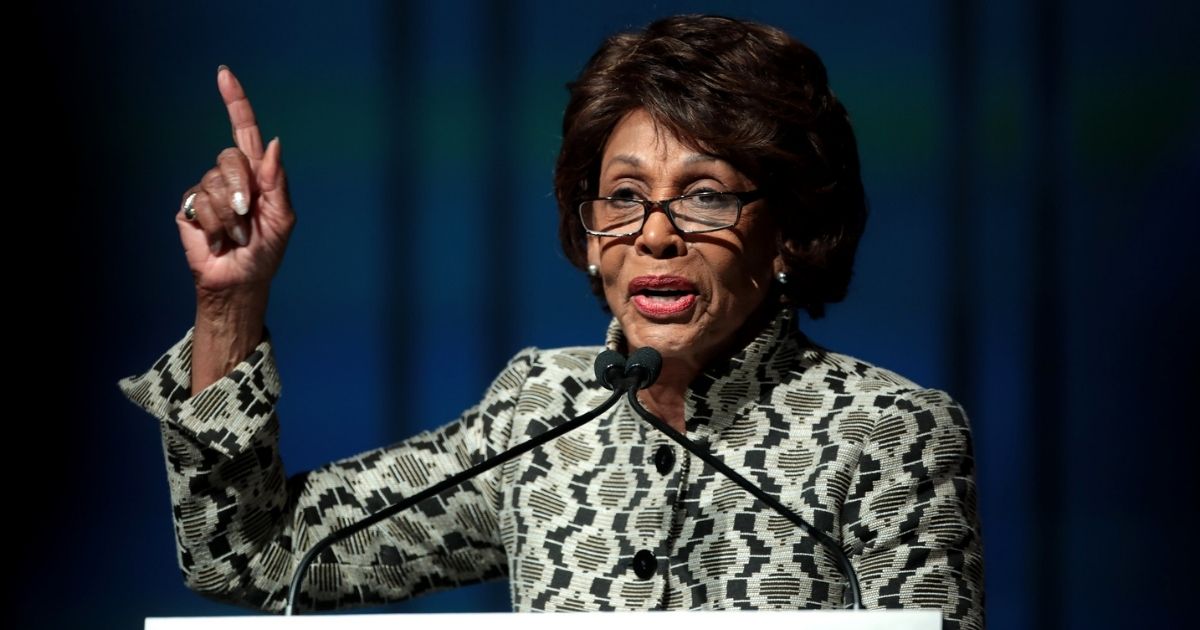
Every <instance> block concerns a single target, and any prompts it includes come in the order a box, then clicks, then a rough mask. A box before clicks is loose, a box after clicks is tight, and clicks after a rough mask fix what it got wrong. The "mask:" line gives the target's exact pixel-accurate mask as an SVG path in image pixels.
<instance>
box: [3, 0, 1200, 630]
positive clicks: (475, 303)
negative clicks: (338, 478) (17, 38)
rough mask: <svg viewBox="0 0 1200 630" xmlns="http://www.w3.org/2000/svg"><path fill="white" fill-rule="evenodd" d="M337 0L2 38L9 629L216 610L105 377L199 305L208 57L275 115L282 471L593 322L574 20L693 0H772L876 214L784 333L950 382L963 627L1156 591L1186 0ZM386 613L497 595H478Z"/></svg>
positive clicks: (593, 26)
mask: <svg viewBox="0 0 1200 630" xmlns="http://www.w3.org/2000/svg"><path fill="white" fill-rule="evenodd" d="M345 4H346V5H347V6H341V7H338V8H334V5H332V4H331V3H328V2H322V3H316V2H313V3H299V4H297V3H294V2H263V3H226V2H205V3H191V4H186V5H184V4H180V5H179V6H166V4H165V3H158V2H149V1H139V2H128V3H124V4H123V5H122V6H119V7H117V6H100V5H93V4H87V5H80V6H75V5H71V4H67V5H58V6H54V7H46V8H42V9H39V10H37V12H35V13H34V14H33V15H28V16H23V17H22V18H21V19H17V18H14V19H13V21H12V22H11V26H10V28H12V29H16V30H19V31H21V33H20V34H21V35H22V36H23V37H24V38H25V39H26V40H27V41H28V43H24V44H18V45H17V50H16V51H15V53H14V54H13V56H11V57H10V59H11V60H12V61H10V63H9V64H8V65H7V68H8V70H9V72H8V76H9V83H10V87H11V92H10V94H9V96H8V97H7V98H8V99H9V101H10V104H14V105H16V106H17V109H16V110H14V111H15V113H13V114H10V120H9V132H10V133H9V139H10V146H9V147H8V149H9V151H8V153H9V155H10V157H13V158H15V159H16V161H17V162H18V163H19V165H20V166H19V168H18V169H17V170H16V171H14V172H13V174H12V175H10V178H9V179H10V181H9V192H8V193H7V201H8V202H9V204H11V205H10V207H9V211H10V212H9V216H10V221H11V222H10V227H9V230H10V231H9V233H8V239H7V240H8V244H9V247H8V248H7V249H8V251H9V252H10V255H12V254H15V257H14V258H13V259H12V260H10V264H9V265H8V267H9V274H8V275H9V280H10V281H9V283H8V285H9V286H8V288H9V292H10V300H9V309H8V310H9V311H10V314H13V315H15V316H16V317H17V318H18V321H20V322H21V324H18V325H17V326H18V327H17V329H16V330H17V332H16V333H14V334H13V335H12V337H13V339H12V341H13V343H11V344H10V347H11V348H13V355H12V360H11V361H10V362H11V364H12V365H10V367H11V368H13V369H14V370H15V371H16V374H17V381H16V382H17V384H18V385H19V387H18V388H14V389H12V390H10V391H11V393H10V394H9V399H10V404H12V405H13V406H12V407H11V409H12V411H11V413H10V420H9V422H10V425H11V427H10V437H9V440H8V442H7V446H8V450H9V456H8V460H9V464H10V466H12V470H10V471H9V473H10V475H9V480H10V481H11V482H12V487H13V488H15V489H16V491H17V494H16V496H15V497H13V498H12V499H11V500H10V503H9V507H8V510H9V511H8V512H7V514H6V517H5V518H6V521H9V522H11V523H13V524H15V525H17V532H16V533H15V534H14V535H13V536H12V539H13V540H14V541H15V543H14V547H15V548H16V549H17V552H16V553H15V554H12V553H10V554H6V557H8V558H9V559H10V561H11V562H12V563H13V564H11V565H10V567H9V569H8V571H7V575H8V577H9V580H10V581H11V582H13V583H14V584H15V589H14V590H15V595H16V599H17V604H18V605H17V611H18V619H19V620H22V621H27V622H29V623H41V624H45V625H47V626H49V627H65V626H90V627H126V628H128V627H140V624H141V619H142V618H143V617H146V616H167V615H200V614H229V613H233V612H239V611H238V610H237V609H232V608H229V607H226V606H223V605H220V604H215V603H211V602H208V601H206V600H204V599H202V598H201V597H199V596H197V595H194V594H192V593H190V592H188V591H187V590H186V589H185V588H184V587H183V585H182V581H181V579H180V577H179V572H178V568H177V566H176V561H175V551H174V543H173V536H172V528H171V518H170V508H169V501H168V495H167V488H166V483H165V481H164V472H163V464H162V461H161V446H160V442H159V438H158V433H157V431H156V428H155V425H154V423H153V422H152V421H151V420H150V418H149V417H147V416H144V415H142V414H141V413H140V412H139V411H138V410H137V409H136V408H134V407H133V406H131V405H129V404H128V403H127V402H125V401H124V400H123V399H122V398H121V396H120V394H119V392H118V391H117V389H116V386H115V383H116V381H117V379H118V378H120V377H122V376H125V375H128V374H131V373H135V372H140V371H142V370H144V369H145V368H147V367H148V366H149V365H150V363H151V362H152V361H153V360H154V359H155V358H157V356H158V355H159V354H160V353H161V352H162V351H163V350H165V349H166V348H167V347H168V346H169V345H170V344H171V343H172V342H174V341H175V340H176V339H177V338H178V337H179V336H180V335H182V334H183V332H184V331H185V330H186V329H187V327H188V326H189V325H190V322H191V319H192V314H193V308H194V301H193V295H192V290H191V284H190V277H189V273H188V270H187V267H186V264H185V262H184V260H183V257H182V255H181V251H180V247H179V243H178V236H177V233H176V228H175V225H174V222H173V215H174V213H175V212H176V210H177V207H178V203H179V198H180V195H181V193H182V191H183V190H184V189H186V188H187V187H188V186H190V185H191V184H192V183H193V182H195V181H196V180H197V179H198V178H199V177H200V175H201V174H202V173H203V172H204V171H205V170H206V169H207V168H209V166H210V165H211V163H212V160H213V159H214V158H215V156H216V154H217V153H218V152H219V151H220V149H221V148H223V147H225V146H227V145H228V144H230V141H229V134H228V122H227V119H226V118H225V112H224V108H223V107H222V105H221V102H220V99H219V95H218V94H217V91H216V88H215V81H214V77H215V71H216V66H217V64H219V63H225V64H229V65H230V66H231V67H232V68H233V69H234V71H235V72H237V73H238V76H239V77H240V78H241V80H242V81H243V83H244V85H245V86H246V89H247V91H248V92H249V95H250V97H251V100H252V102H253V103H254V105H255V108H256V109H257V111H258V114H259V119H260V122H261V124H262V127H263V131H264V133H265V134H267V137H268V138H270V137H271V136H274V135H279V136H280V137H281V139H282V144H283V154H284V160H285V163H286V166H287V169H288V173H289V176H290V179H291V186H292V195H293V199H294V202H295V205H296V209H297V213H298V215H299V223H298V226H297V229H296V232H295V236H294V238H293V240H292V243H291V246H290V249H289V251H288V255H287V258H286V260H285V263H284V266H283V269H282V270H281V272H280V275H279V277H278V279H277V281H276V283H275V285H274V289H273V293H272V300H271V309H270V314H269V325H270V327H271V330H272V334H273V336H274V339H275V340H276V341H277V344H278V345H277V350H278V358H279V361H280V369H281V371H282V374H283V377H284V382H285V391H284V399H283V401H282V403H281V407H280V411H281V414H282V417H283V421H284V428H285V434H284V443H283V448H284V456H285V461H286V462H287V463H288V466H289V469H291V470H294V471H295V470H300V469H303V468H308V467H312V466H315V465H318V464H321V463H323V462H325V461H328V460H332V459H335V458H341V457H345V456H349V455H352V454H354V453H356V452H358V451H362V450H365V449H368V448H372V447H375V446H378V445H380V444H383V443H386V442H388V441H392V440H395V439H399V438H402V437H404V436H406V435H409V434H411V433H413V432H415V431H417V430H419V429H422V428H427V427H432V426H436V425H438V424H441V423H443V422H446V421H448V420H450V419H451V418H453V417H455V416H456V415H457V414H458V413H459V412H460V411H461V410H462V409H464V408H465V407H467V406H469V405H470V404H472V403H473V402H474V401H475V400H477V398H478V396H479V394H480V393H481V392H482V390H483V388H484V387H485V386H486V385H487V383H488V382H489V380H490V379H491V378H492V376H494V375H495V374H496V372H497V371H498V369H499V368H500V366H502V365H503V363H504V361H505V360H506V359H507V358H508V357H509V356H510V355H511V354H512V353H514V352H516V351H517V350H518V349H520V348H521V347H524V346H528V345H537V346H542V347H553V346H560V345H568V344H570V345H575V344H595V343H599V342H600V341H601V340H602V335H603V329H604V326H605V324H606V321H607V319H606V317H604V316H603V315H602V313H601V312H600V310H599V308H598V307H597V306H596V304H595V302H594V299H593V298H592V297H591V296H590V294H589V293H588V291H587V288H586V283H585V282H584V279H583V278H582V275H581V274H580V273H579V272H577V271H575V270H573V269H572V268H570V266H569V265H568V264H567V263H566V262H565V260H564V259H563V257H562V255H561V253H560V252H559V251H558V246H557V238H556V234H555V230H556V219H555V212H556V210H555V206H554V202H553V196H552V179H551V177H552V169H553V164H554V158H555V155H556V151H557V147H558V135H559V132H558V128H559V124H560V117H561V111H562V108H563V106H564V104H565V96H566V91H565V89H564V88H563V85H564V83H565V82H566V81H568V80H569V79H571V78H573V77H574V76H575V74H576V73H577V72H578V71H579V69H580V68H581V66H582V64H583V63H584V61H585V60H586V59H587V57H588V56H589V55H590V54H591V52H592V51H593V50H594V49H595V47H596V46H597V45H598V44H599V42H600V40H601V38H602V37H603V36H604V35H605V34H608V33H611V32H613V31H616V30H620V29H625V28H628V27H634V26H641V25H643V24H645V23H646V22H648V21H649V20H651V19H653V18H655V17H658V16H662V15H666V14H670V13H676V12H684V11H710V12H719V13H725V14H731V15H736V16H740V17H747V18H752V19H758V20H761V21H765V22H768V23H771V24H775V25H777V26H780V27H782V28H784V29H785V30H787V31H788V32H790V33H791V34H793V35H794V36H795V37H797V38H798V39H800V40H802V41H804V42H806V43H808V44H809V45H811V46H812V47H813V48H814V49H816V50H817V51H818V52H819V53H820V54H821V55H822V57H823V58H824V60H825V62H826V64H827V66H828V68H829V73H830V76H831V80H832V84H833V86H834V89H835V90H836V91H837V93H838V94H839V95H840V96H841V98H842V99H843V100H844V101H845V103H846V104H847V107H848V108H849V110H850V112H851V115H852V117H853V120H854V123H855V128H856V130H857V132H858V136H859V143H860V147H861V152H862V158H863V163H864V178H865V182H866V186H867V190H868V194H869V196H870V199H871V209H872V215H871V218H870V220H869V223H868V229H867V234H866V237H865V239H864V241H863V244H862V248H861V255H860V258H859V262H858V266H857V273H856V277H855V281H854V284H853V287H852V291H851V294H850V297H849V298H848V299H847V301H846V302H845V303H844V304H842V305H838V306H835V307H833V308H832V309H831V310H830V313H829V316H828V318H827V319H826V320H823V321H820V322H816V323H806V324H805V325H804V328H805V330H806V331H807V332H808V333H809V334H810V335H811V336H813V337H814V338H815V339H817V340H818V341H819V342H821V343H823V344H825V345H827V346H829V347H832V348H834V349H837V350H839V351H843V352H847V353H851V354H855V355H857V356H860V357H862V358H864V359H867V360H870V361H873V362H875V363H878V364H881V365H883V366H886V367H889V368H892V369H894V370H896V371H898V372H901V373H903V374H905V375H907V376H909V377H911V378H913V379H915V380H917V381H918V382H921V383H923V384H925V385H929V386H935V387H940V388H944V389H947V390H948V391H950V392H951V393H952V394H953V395H954V396H955V397H957V398H958V399H960V400H962V401H963V402H964V404H965V405H966V406H967V409H968V411H969V412H970V413H971V416H972V420H973V423H974V428H975V435H976V440H977V442H976V450H977V452H976V454H977V459H978V479H979V484H980V496H981V499H982V503H981V506H980V508H981V512H982V517H983V523H984V539H985V545H986V566H987V597H988V618H989V622H990V623H989V625H990V626H991V627H992V628H1060V627H1062V628H1091V627H1098V626H1101V625H1111V626H1112V627H1120V626H1125V625H1131V624H1133V623H1134V621H1135V620H1142V623H1140V624H1139V625H1145V626H1147V627H1154V626H1155V625H1156V624H1161V623H1166V622H1168V621H1169V620H1172V619H1174V618H1175V617H1176V616H1177V615H1181V614H1182V613H1183V611H1184V610H1185V607H1187V606H1188V603H1189V599H1188V598H1189V595H1190V590H1191V589H1190V588H1187V587H1190V586H1191V585H1192V584H1194V572H1193V570H1192V566H1194V565H1193V564H1192V563H1194V562H1195V559H1194V556H1195V554H1194V551H1193V548H1194V540H1195V538H1194V536H1193V535H1192V532H1191V530H1192V527H1193V525H1194V524H1195V523H1196V516H1197V510H1196V497H1195V490H1194V488H1195V482H1194V480H1193V481H1191V482H1189V481H1187V479H1194V474H1195V473H1194V472H1193V473H1187V470H1191V469H1193V468H1194V462H1195V458H1194V448H1193V438H1192V434H1193V432H1192V431H1191V428H1190V425H1191V424H1192V422H1194V420H1195V416H1194V412H1193V411H1192V410H1193V409H1194V408H1195V405H1194V403H1193V401H1192V399H1193V398H1194V397H1195V383H1196V381H1197V376H1198V374H1197V368H1196V362H1195V358H1194V354H1195V351H1196V349H1197V343H1196V340H1197V335H1196V333H1195V322H1196V321H1197V310H1198V309H1197V308H1196V304H1197V300H1196V299H1195V296H1194V294H1195V292H1196V290H1197V288H1198V287H1200V283H1198V282H1197V255H1196V246H1195V244H1194V242H1195V235H1196V233H1197V230H1196V228H1197V219H1196V214H1197V207H1198V204H1197V202H1196V194H1195V191H1196V182H1197V181H1200V116H1198V115H1197V114H1198V113H1200V107H1198V101H1200V89H1198V80H1197V73H1198V67H1200V66H1198V64H1197V52H1196V50H1197V47H1196V45H1195V41H1194V39H1195V34H1196V33H1197V31H1198V29H1197V27H1198V26H1200V24H1198V21H1197V19H1196V18H1197V15H1196V10H1195V9H1194V8H1192V7H1193V6H1194V4H1193V3H1189V2H1175V3H1170V2H1149V1H1144V2H1118V1H1116V0H1105V1H1083V0H1053V1H1050V2H1037V1H1035V0H1022V1H1018V2H1012V3H988V4H987V5H986V6H985V5H984V4H983V3H973V2H929V1H926V2H906V3H892V2H868V3H852V4H851V3H847V5H848V6H847V7H844V8H831V7H829V6H826V5H827V4H828V3H797V2H778V3H776V2H752V1H746V0H743V1H740V2H695V3H684V2H659V3H653V4H652V3H646V2H639V1H625V0H622V1H616V0H610V1H608V2H604V3H588V4H579V5H576V4H575V3H568V2H551V1H548V0H537V1H533V0H527V1H524V2H512V3H501V2H491V3H475V2H467V1H463V0H457V1H449V2H439V3H432V2H431V3H428V4H426V3H418V2H397V3H389V2H356V3H345ZM20 401H28V402H29V403H30V404H28V405H23V406H18V402H20ZM18 429H19V430H18ZM398 608H399V609H400V610H452V611H465V610H475V609H501V610H502V609H506V608H507V588H506V585H504V584H500V585H489V586H484V587H474V588H471V589H466V590H463V591H460V592H456V593H449V594H441V595H435V596H432V597H429V598H424V599H421V600H417V601H414V602H410V603H405V604H401V605H399V606H398Z"/></svg>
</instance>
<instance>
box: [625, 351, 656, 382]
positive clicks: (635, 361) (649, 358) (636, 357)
mask: <svg viewBox="0 0 1200 630" xmlns="http://www.w3.org/2000/svg"><path fill="white" fill-rule="evenodd" d="M659 372H662V355H661V354H659V353H658V350H655V349H654V348H651V347H650V346H642V347H641V348H638V349H637V350H634V351H633V354H631V355H629V361H628V362H627V363H626V364H625V373H626V374H628V375H629V376H630V377H631V378H634V379H636V382H637V386H636V387H635V388H634V389H645V388H647V387H650V386H651V385H653V384H654V381H657V380H658V374H659Z"/></svg>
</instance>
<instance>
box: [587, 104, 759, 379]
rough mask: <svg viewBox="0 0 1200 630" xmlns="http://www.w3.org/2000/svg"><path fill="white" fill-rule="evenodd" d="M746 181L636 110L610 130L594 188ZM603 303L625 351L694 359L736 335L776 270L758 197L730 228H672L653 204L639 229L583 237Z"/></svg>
mask: <svg viewBox="0 0 1200 630" xmlns="http://www.w3.org/2000/svg"><path fill="white" fill-rule="evenodd" d="M754 188H755V186H754V182H752V181H750V180H749V178H747V177H746V176H744V175H742V174H741V173H740V172H739V171H738V170H737V169H735V168H734V167H733V166H731V165H730V164H729V163H727V162H724V161H722V160H719V159H717V158H714V157H712V156H710V155H706V154H704V153H703V152H700V151H697V150H696V149H693V148H690V147H688V146H687V145H685V144H684V143H682V142H680V141H679V139H678V138H676V137H675V136H674V135H672V134H671V132H670V131H668V130H666V129H664V128H661V127H659V126H658V125H657V124H655V122H654V120H653V119H652V118H651V117H650V115H649V114H647V113H646V112H645V110H635V111H633V112H631V113H630V114H628V115H626V116H625V118H623V119H622V120H621V122H620V123H618V124H617V126H616V128H615V129H614V130H613V133H612V135H611V137H610V138H609V140H608V144H606V145H605V148H604V156H603V158H602V162H601V165H600V182H599V190H598V194H599V195H600V196H634V197H638V198H640V199H649V200H656V201H657V200H660V199H668V198H671V197H678V196H680V195H686V194H691V193H698V192H707V191H714V192H743V191H748V190H754ZM588 262H589V263H590V264H594V265H597V266H599V268H600V277H601V279H602V280H603V283H604V294H605V298H606V299H607V301H608V306H609V308H611V309H612V312H613V313H614V314H615V315H616V317H617V319H618V320H619V321H620V322H621V327H622V328H623V329H624V331H625V336H626V338H627V339H628V341H629V344H630V350H632V349H634V348H638V347H642V346H652V347H654V348H655V349H656V350H658V351H659V352H660V353H662V355H663V358H664V359H666V360H667V361H668V363H670V362H676V363H678V362H683V363H686V364H692V365H694V366H696V367H702V366H703V365H705V364H706V363H708V362H709V361H710V360H712V359H713V358H714V357H716V356H720V355H722V354H724V353H727V352H730V351H732V350H733V345H734V344H736V343H739V342H743V341H744V340H743V337H745V336H746V333H747V332H750V333H752V332H754V331H747V330H745V328H746V326H747V324H748V322H749V321H750V320H751V316H752V314H754V313H755V312H756V311H757V310H758V309H759V307H760V306H762V304H763V300H764V298H765V297H766V295H767V292H768V289H769V287H770V283H771V278H772V276H773V275H774V273H776V272H777V271H780V270H781V267H780V265H781V261H780V260H779V257H778V254H777V247H776V244H775V228H774V226H773V225H772V222H771V220H770V217H769V215H768V213H767V211H766V205H765V202H764V201H761V200H760V201H755V202H753V203H749V204H746V205H744V206H743V207H742V214H741V218H740V219H739V220H738V223H737V225H735V226H733V227H732V228H729V229H725V230H719V231H716V232H708V233H704V234H680V233H679V232H677V231H676V230H675V229H674V228H673V226H672V225H671V222H670V220H669V219H668V218H667V215H666V213H665V212H664V211H663V210H661V209H659V208H655V209H654V210H653V211H652V212H651V213H650V216H649V217H648V218H647V219H646V224H645V226H644V227H643V228H642V231H641V232H640V233H639V234H637V235H635V236H626V237H597V236H589V237H588Z"/></svg>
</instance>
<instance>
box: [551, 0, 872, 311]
mask: <svg viewBox="0 0 1200 630" xmlns="http://www.w3.org/2000/svg"><path fill="white" fill-rule="evenodd" d="M567 87H568V89H569V90H570V93H571V96H570V101H569V102H568V104H567V109H566V112H565V113H564V114H563V141H562V149H561V150H560V152H559V155H558V163H557V166H556V168H555V176H554V187H555V194H556V196H557V199H558V213H559V238H560V240H561V241H562V248H563V252H564V253H565V254H566V256H567V259H568V260H569V261H571V263H572V264H573V265H575V266H576V267H578V268H579V269H584V268H585V267H586V265H587V237H586V234H585V232H584V230H583V226H582V225H580V221H579V215H578V213H577V211H576V208H577V206H578V204H579V202H580V201H581V200H582V199H585V198H587V197H592V196H595V194H596V189H597V187H598V185H599V177H600V161H601V158H602V156H603V152H604V145H605V143H606V142H607V141H608V137H609V135H610V134H611V133H612V130H613V128H614V127H615V126H616V125H617V123H618V122H619V121H620V120H621V118H622V117H624V116H625V115H626V114H628V113H629V112H631V111H633V110H636V109H639V108H641V109H645V110H646V111H647V112H648V113H649V114H650V116H651V117H652V118H653V119H654V121H655V122H656V123H657V124H659V125H662V126H664V127H665V128H666V129H669V130H670V131H671V132H673V133H674V134H675V135H676V136H677V137H678V138H679V139H680V141H682V142H684V143H687V144H690V145H692V146H694V148H696V149H698V150H703V151H704V152H706V153H709V154H711V155H714V156H716V157H719V158H721V159H723V160H725V161H727V162H729V163H730V164H732V165H733V166H734V167H735V168H737V169H738V170H740V171H742V172H743V173H744V174H745V175H746V176H747V177H749V178H750V179H751V180H752V181H754V182H755V184H756V186H757V187H758V188H759V190H762V191H763V192H764V193H765V196H766V203H767V207H768V209H769V212H770V213H771V215H772V216H773V218H774V220H775V221H776V224H777V225H778V226H779V232H780V233H779V237H778V246H779V248H780V251H781V252H782V253H783V255H784V259H785V261H786V263H787V266H788V269H789V270H790V271H791V274H790V279H789V281H788V283H787V284H786V285H784V286H783V291H784V299H786V301H787V302H789V303H790V304H792V305H795V306H797V307H799V308H803V309H805V310H807V311H808V313H809V314H810V315H811V316H812V317H814V318H817V317H821V316H822V315H824V313H825V305H826V304H830V303H833V302H838V301H841V300H842V299H843V298H844V297H845V296H846V290H847V288H848V286H849V283H850V275H851V271H852V269H853V267H854V254H855V251H856V250H857V248H858V241H859V238H860V237H861V236H862V232H863V227H864V225H865V223H866V215H867V207H866V197H865V195H864V193H863V186H862V178H861V175H860V169H859V162H858V147H857V144H856V142H855V139H854V131H853V129H852V128H851V126H850V120H849V117H848V115H847V113H846V110H845V108H844V107H843V106H842V104H841V103H840V102H839V101H838V100H837V98H836V97H835V96H834V94H833V92H832V91H831V90H830V89H829V84H828V81H827V79H826V73H825V66H824V64H822V63H821V59H820V58H819V57H818V56H817V54H816V53H815V52H813V51H812V50H810V49H809V48H808V47H806V46H805V45H803V44H801V43H800V42H798V41H796V40H794V39H792V38H791V37H789V36H788V35H787V34H786V33H784V32H783V31H781V30H779V29H777V28H774V27H771V26H766V25H763V24H757V23H754V22H747V21H740V20H735V19H732V18H727V17H720V16H711V15H681V16H675V17H669V18H665V19H662V20H658V21H656V22H654V23H652V24H650V25H649V26H647V27H646V28H645V29H644V30H642V31H639V32H629V33H620V34H617V35H613V36H612V37H609V38H608V39H607V40H605V42H604V43H603V44H602V45H601V46H600V49H599V50H598V51H596V53H595V54H594V55H593V56H592V58H591V60H589V61H588V64H587V66H586V67H584V69H583V71H582V72H581V73H580V75H579V77H578V79H576V80H575V81H574V82H572V83H570V84H568V86H567ZM592 291H593V292H594V293H595V294H596V295H597V296H598V297H600V299H601V301H602V302H603V300H604V294H603V287H602V286H601V283H600V281H599V279H597V278H592Z"/></svg>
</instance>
